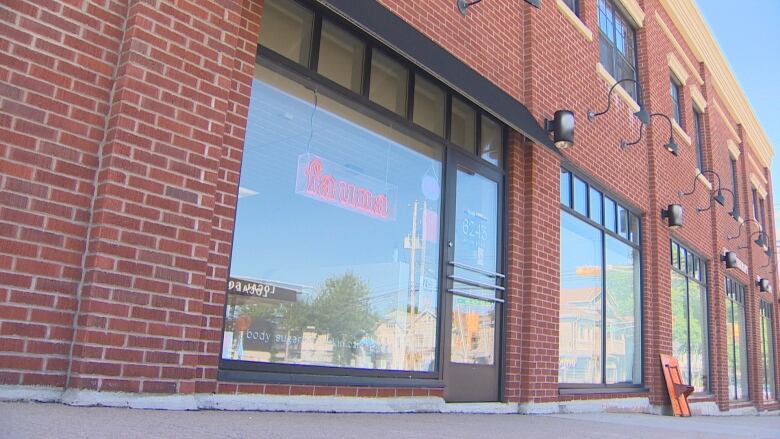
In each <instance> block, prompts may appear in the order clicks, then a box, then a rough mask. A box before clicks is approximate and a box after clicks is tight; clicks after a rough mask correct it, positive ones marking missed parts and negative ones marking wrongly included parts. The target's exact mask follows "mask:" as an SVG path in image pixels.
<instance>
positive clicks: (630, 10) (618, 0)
mask: <svg viewBox="0 0 780 439" xmlns="http://www.w3.org/2000/svg"><path fill="white" fill-rule="evenodd" d="M613 1H614V2H615V4H616V5H618V6H620V9H622V10H623V12H625V14H626V18H628V20H629V21H630V22H631V24H633V25H634V28H635V29H639V28H641V27H642V26H644V24H645V11H643V10H642V7H641V6H639V2H637V1H636V0H613Z"/></svg>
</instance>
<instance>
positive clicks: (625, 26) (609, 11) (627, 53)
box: [598, 0, 639, 101]
mask: <svg viewBox="0 0 780 439" xmlns="http://www.w3.org/2000/svg"><path fill="white" fill-rule="evenodd" d="M598 10H599V11H598V15H599V31H600V32H599V34H600V36H599V56H600V61H601V65H602V66H604V68H605V69H606V70H607V71H608V72H609V74H610V75H612V77H613V78H615V80H617V81H621V80H623V79H633V80H637V79H638V77H637V72H636V64H637V61H636V34H635V32H634V28H632V27H631V25H630V24H629V21H628V19H627V18H626V16H625V15H624V14H623V13H622V12H621V11H620V10H619V9H618V8H617V7H616V5H615V3H614V2H613V1H612V0H598ZM621 85H622V86H623V88H624V89H625V90H626V91H627V92H628V93H629V94H630V95H631V97H633V98H634V100H637V101H638V100H639V99H638V93H637V87H636V84H635V83H633V82H628V81H626V82H624V83H622V84H621Z"/></svg>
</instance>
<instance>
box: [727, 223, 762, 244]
mask: <svg viewBox="0 0 780 439" xmlns="http://www.w3.org/2000/svg"><path fill="white" fill-rule="evenodd" d="M750 222H753V223H756V225H757V226H758V231H757V232H754V233H753V235H755V234H756V233H758V234H759V236H758V238H757V239H756V240H755V241H753V242H755V243H756V245H758V246H759V247H763V246H764V244H766V240H765V237H764V230H763V229H764V226H762V225H761V223H760V222H758V221H756V220H754V219H753V218H748V219H746V220H745V221H744V222H743V223H742V224H740V225H739V233H737V234H736V235H735V236H727V237H726V239H727V240H729V241H731V240H733V239H737V238H739V237H740V236H742V228H743V227H745V224H747V223H750ZM753 235H750V237H751V238H752V237H753ZM741 248H746V247H741Z"/></svg>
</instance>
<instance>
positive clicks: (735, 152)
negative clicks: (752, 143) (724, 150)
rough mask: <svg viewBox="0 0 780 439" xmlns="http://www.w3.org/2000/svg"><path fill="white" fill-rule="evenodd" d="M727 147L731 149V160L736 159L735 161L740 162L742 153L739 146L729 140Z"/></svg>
mask: <svg viewBox="0 0 780 439" xmlns="http://www.w3.org/2000/svg"><path fill="white" fill-rule="evenodd" d="M726 146H727V147H728V149H729V155H730V156H731V158H732V159H734V160H739V156H740V155H741V154H742V153H741V151H740V150H739V147H738V146H737V144H736V143H735V142H734V141H733V140H731V139H727V140H726Z"/></svg>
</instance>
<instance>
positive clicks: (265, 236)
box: [222, 67, 442, 371]
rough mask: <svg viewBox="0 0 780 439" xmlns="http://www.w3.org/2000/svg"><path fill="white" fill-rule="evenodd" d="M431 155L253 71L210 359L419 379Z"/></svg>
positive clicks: (434, 202)
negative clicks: (218, 347) (220, 320)
mask: <svg viewBox="0 0 780 439" xmlns="http://www.w3.org/2000/svg"><path fill="white" fill-rule="evenodd" d="M441 175H442V164H441V152H440V149H439V148H435V147H432V146H429V145H426V144H424V143H422V142H420V141H417V140H415V139H413V138H411V137H409V136H405V135H403V134H400V133H398V132H396V131H394V130H393V129H391V128H390V127H388V126H387V125H384V124H381V123H379V122H376V121H375V120H373V119H371V118H368V117H366V116H364V115H362V114H361V113H359V112H357V111H355V110H353V109H350V108H348V107H347V106H345V105H342V104H340V103H338V102H336V101H334V100H332V99H330V98H328V97H326V96H322V95H317V94H316V93H315V92H314V91H312V90H309V89H307V88H305V87H303V86H301V85H298V84H296V83H295V82H293V81H290V80H289V79H286V78H284V77H283V76H281V75H279V74H277V73H274V72H272V71H270V70H268V69H266V68H263V67H258V69H257V74H256V79H255V81H254V83H253V85H252V97H251V107H250V109H249V123H248V126H247V133H246V141H245V147H244V157H243V163H242V169H241V182H240V187H239V200H238V205H237V215H236V222H235V232H234V242H233V254H232V258H231V267H230V284H229V286H228V291H229V296H228V305H227V312H226V324H225V328H226V329H225V335H224V342H223V350H222V358H223V359H229V360H243V361H251V362H266V363H287V364H301V365H316V366H337V367H354V368H363V369H389V370H408V371H433V370H435V367H436V366H435V360H436V333H437V332H436V331H437V329H436V328H437V304H438V299H437V294H438V270H439V251H438V248H439V233H438V230H439V216H440V210H441V201H440V200H441Z"/></svg>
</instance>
